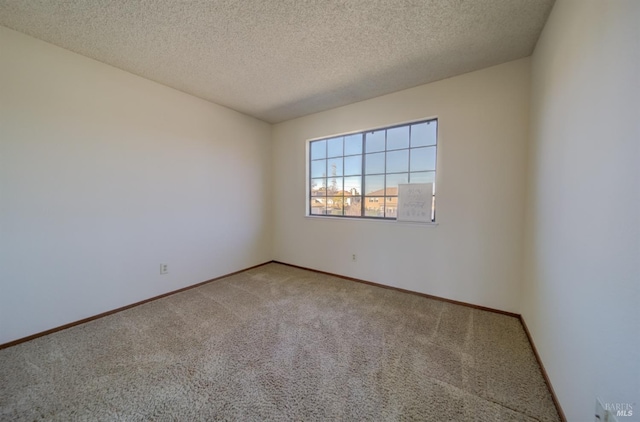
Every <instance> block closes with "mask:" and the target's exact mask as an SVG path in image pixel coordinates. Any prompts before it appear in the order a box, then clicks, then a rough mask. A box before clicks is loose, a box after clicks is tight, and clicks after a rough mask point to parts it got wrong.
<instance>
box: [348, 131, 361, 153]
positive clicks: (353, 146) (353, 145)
mask: <svg viewBox="0 0 640 422" xmlns="http://www.w3.org/2000/svg"><path fill="white" fill-rule="evenodd" d="M355 154H362V133H358V134H357V135H349V136H345V137H344V155H355Z"/></svg>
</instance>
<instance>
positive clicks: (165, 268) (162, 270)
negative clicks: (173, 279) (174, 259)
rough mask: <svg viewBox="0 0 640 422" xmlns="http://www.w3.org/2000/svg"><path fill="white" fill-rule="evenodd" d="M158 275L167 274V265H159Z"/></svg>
mask: <svg viewBox="0 0 640 422" xmlns="http://www.w3.org/2000/svg"><path fill="white" fill-rule="evenodd" d="M160 274H169V264H160Z"/></svg>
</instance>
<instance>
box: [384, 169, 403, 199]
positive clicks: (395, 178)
mask: <svg viewBox="0 0 640 422" xmlns="http://www.w3.org/2000/svg"><path fill="white" fill-rule="evenodd" d="M408 176H409V175H408V174H407V173H398V174H388V175H387V190H386V195H397V194H398V184H399V183H408V180H409V177H408Z"/></svg>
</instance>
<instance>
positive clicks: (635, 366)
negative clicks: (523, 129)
mask: <svg viewBox="0 0 640 422" xmlns="http://www.w3.org/2000/svg"><path fill="white" fill-rule="evenodd" d="M638 28H640V2H638V1H635V0H616V1H601V0H589V1H588V0H575V1H565V0H559V1H558V2H557V3H556V5H555V6H554V9H553V11H552V13H551V16H550V18H549V21H548V22H547V25H546V27H545V29H544V31H543V33H542V36H541V38H540V40H539V42H538V45H537V47H536V49H535V53H534V55H533V58H532V81H533V85H532V107H531V147H530V153H529V169H530V174H529V195H528V198H527V207H526V208H527V211H528V214H527V230H526V254H525V256H526V258H527V259H526V264H525V282H524V286H523V295H522V298H523V300H522V315H523V317H524V319H525V321H526V323H527V325H528V326H529V328H530V330H531V333H532V335H533V339H534V342H535V344H536V346H537V348H538V351H539V352H540V355H541V357H542V360H543V362H544V365H545V367H546V369H547V372H548V374H549V376H550V377H551V381H552V384H553V386H554V388H555V391H556V393H557V394H558V396H559V399H560V402H561V404H562V406H563V408H564V410H565V412H566V414H567V417H568V419H569V420H570V421H589V420H594V417H593V412H594V408H595V400H596V397H597V396H599V397H601V398H602V400H603V401H604V402H606V403H628V404H634V403H635V408H634V409H633V412H634V417H632V418H628V417H619V418H618V420H619V421H623V420H628V421H631V420H635V421H638V420H640V314H639V311H638V310H639V309H640V294H639V290H640V173H639V169H640V149H639V148H640V30H639V29H638Z"/></svg>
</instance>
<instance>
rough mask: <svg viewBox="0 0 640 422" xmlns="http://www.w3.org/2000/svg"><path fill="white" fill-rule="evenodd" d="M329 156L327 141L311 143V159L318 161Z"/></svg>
mask: <svg viewBox="0 0 640 422" xmlns="http://www.w3.org/2000/svg"><path fill="white" fill-rule="evenodd" d="M326 156H327V141H313V142H311V159H312V160H317V159H318V158H326Z"/></svg>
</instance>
